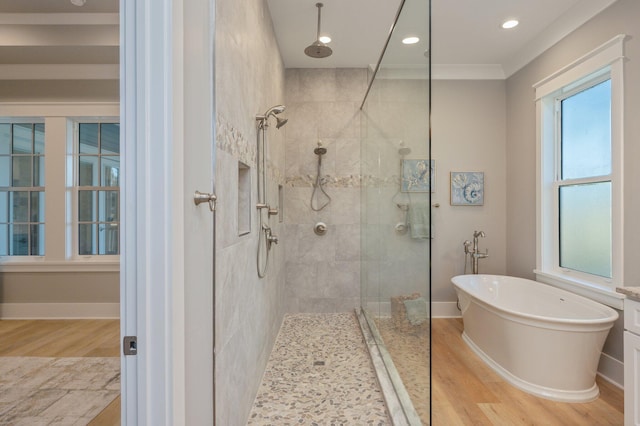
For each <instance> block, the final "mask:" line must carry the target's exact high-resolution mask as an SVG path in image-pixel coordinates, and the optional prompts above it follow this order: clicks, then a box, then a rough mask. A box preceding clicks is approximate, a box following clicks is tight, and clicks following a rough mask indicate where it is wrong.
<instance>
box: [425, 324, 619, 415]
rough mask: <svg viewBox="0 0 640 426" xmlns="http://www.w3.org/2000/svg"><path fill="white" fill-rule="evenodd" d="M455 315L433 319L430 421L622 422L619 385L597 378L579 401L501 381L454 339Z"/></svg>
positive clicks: (456, 331) (457, 336) (457, 333)
mask: <svg viewBox="0 0 640 426" xmlns="http://www.w3.org/2000/svg"><path fill="white" fill-rule="evenodd" d="M462 330H463V325H462V320H461V319H434V320H433V328H432V363H433V364H432V376H433V377H432V393H433V402H432V404H433V406H432V410H433V422H432V423H433V424H434V425H436V426H439V425H446V426H449V425H559V426H560V425H562V426H569V425H598V426H600V425H603V426H604V425H622V424H623V410H624V396H623V392H622V390H621V389H619V388H617V387H616V386H614V385H612V384H610V383H608V382H606V381H605V380H602V379H600V378H598V386H599V387H600V397H599V398H598V399H597V400H595V401H593V402H589V403H585V404H569V403H561V402H554V401H549V400H546V399H542V398H537V397H535V396H532V395H529V394H528V393H525V392H523V391H520V390H518V389H516V388H515V387H513V386H511V385H510V384H508V383H506V382H505V381H504V380H502V379H501V378H500V376H498V375H497V374H496V373H494V372H493V370H491V369H490V368H489V367H488V366H486V365H485V364H484V362H483V361H482V360H481V359H480V358H478V357H477V356H476V355H475V354H474V353H473V352H472V351H471V349H469V348H468V347H467V345H466V344H465V343H464V342H463V341H462V338H461V337H460V335H461V333H462Z"/></svg>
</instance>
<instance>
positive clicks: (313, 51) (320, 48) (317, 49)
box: [304, 3, 333, 58]
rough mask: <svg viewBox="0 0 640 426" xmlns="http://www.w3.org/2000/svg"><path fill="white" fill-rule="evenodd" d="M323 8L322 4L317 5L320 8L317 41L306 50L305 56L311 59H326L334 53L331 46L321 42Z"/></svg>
mask: <svg viewBox="0 0 640 426" xmlns="http://www.w3.org/2000/svg"><path fill="white" fill-rule="evenodd" d="M322 6H324V5H323V4H322V3H316V7H317V8H318V32H317V35H316V41H314V42H313V43H311V45H309V46H307V48H306V49H304V53H305V55H307V56H309V57H311V58H326V57H327V56H331V54H332V53H333V50H331V48H330V47H329V46H327V45H326V44H324V43H323V42H321V41H320V9H321V8H322Z"/></svg>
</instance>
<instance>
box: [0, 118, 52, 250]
mask: <svg viewBox="0 0 640 426" xmlns="http://www.w3.org/2000/svg"><path fill="white" fill-rule="evenodd" d="M0 124H8V125H10V126H11V127H12V128H13V126H14V125H16V124H30V125H31V126H32V131H35V129H34V127H33V126H35V125H36V124H42V125H43V127H44V129H45V130H44V131H45V135H46V126H45V121H44V118H43V117H15V118H10V117H1V118H0ZM11 134H12V135H13V129H12V130H11ZM31 144H32V146H31V148H32V152H31V153H29V154H15V153H14V152H13V151H12V152H10V153H9V155H8V156H9V158H10V159H11V161H12V162H13V158H14V157H30V158H31V165H32V168H31V173H30V174H31V177H30V179H31V180H32V182H31V183H32V184H34V182H33V160H34V159H35V157H41V158H43V159H44V164H45V166H44V168H43V170H41V171H40V172H41V173H44V172H45V170H46V153H45V152H42V153H41V154H37V153H36V152H35V149H34V148H35V134H34V135H32V140H31ZM44 148H45V150H46V142H45V147H44ZM42 180H43V182H44V184H43V185H42V186H35V185H32V186H14V185H13V183H12V184H10V185H9V186H7V187H0V188H2V191H3V192H5V191H6V192H7V193H8V194H11V193H14V192H26V193H27V194H28V196H27V203H28V206H29V207H28V208H27V215H28V216H29V220H28V221H26V222H20V225H22V226H24V225H26V226H28V227H31V226H33V225H34V224H35V225H40V224H41V225H42V226H43V230H44V235H43V236H42V238H43V243H44V246H43V247H42V252H43V253H46V211H45V212H43V217H44V221H43V222H33V221H31V220H30V218H31V194H32V193H42V194H43V195H44V196H45V198H46V186H47V183H46V176H43V179H42ZM10 199H11V197H10V196H9V200H10ZM9 203H11V201H9ZM45 206H46V201H45ZM9 211H10V210H9ZM9 211H8V212H7V214H8V215H9V214H10V213H9ZM7 220H8V222H7V224H11V223H13V221H12V220H11V218H10V217H7ZM9 235H10V234H9V233H7V236H9ZM27 235H28V236H29V237H28V239H29V241H28V243H27V247H28V251H29V252H31V251H32V250H31V230H29V232H28V234H27ZM7 244H8V246H7V247H10V246H9V244H10V243H9V242H8V241H7ZM8 250H9V248H8ZM7 258H8V259H13V260H14V261H21V260H28V259H36V258H44V254H23V255H20V254H18V255H15V254H6V255H0V259H7Z"/></svg>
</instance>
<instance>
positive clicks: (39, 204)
mask: <svg viewBox="0 0 640 426" xmlns="http://www.w3.org/2000/svg"><path fill="white" fill-rule="evenodd" d="M44 186H45V182H44V124H43V123H0V256H43V255H44V222H45V218H44V191H45V188H44Z"/></svg>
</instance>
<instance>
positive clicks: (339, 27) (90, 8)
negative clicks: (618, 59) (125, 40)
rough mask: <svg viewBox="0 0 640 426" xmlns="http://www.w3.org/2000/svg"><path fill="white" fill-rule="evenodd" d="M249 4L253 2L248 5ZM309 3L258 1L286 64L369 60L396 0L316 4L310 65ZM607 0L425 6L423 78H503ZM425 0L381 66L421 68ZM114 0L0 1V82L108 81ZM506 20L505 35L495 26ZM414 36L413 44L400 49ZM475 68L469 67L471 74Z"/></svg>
mask: <svg viewBox="0 0 640 426" xmlns="http://www.w3.org/2000/svg"><path fill="white" fill-rule="evenodd" d="M252 1H257V0H252ZM316 1H317V0H267V3H268V6H269V10H270V12H271V16H272V20H273V25H274V29H275V33H276V38H277V40H278V44H279V47H280V50H281V53H282V57H283V60H284V64H285V66H286V67H287V68H299V67H322V68H324V67H331V68H333V67H358V68H362V67H366V66H370V65H372V64H375V63H376V62H377V60H378V58H379V56H380V53H381V51H382V48H383V46H384V44H385V41H386V39H387V36H388V34H389V30H390V28H391V25H392V23H393V21H394V18H395V16H396V13H397V9H398V5H399V4H400V1H401V0H322V1H323V3H324V7H323V8H322V30H323V32H327V33H330V34H331V36H332V37H333V41H332V42H331V43H330V46H331V48H332V49H333V51H334V53H333V55H332V56H330V57H328V58H325V59H313V58H309V57H307V56H305V55H304V53H303V50H304V48H305V47H306V46H308V45H309V44H311V43H312V42H313V41H314V40H315V37H316V25H317V8H316V7H315V3H316ZM614 1H615V0H485V1H480V0H432V23H433V28H432V37H433V42H432V47H431V52H432V63H433V72H434V73H437V72H438V70H439V69H440V70H447V71H451V70H454V69H455V68H465V69H470V68H474V70H477V69H484V70H485V71H487V70H488V71H489V74H490V75H491V76H490V77H488V78H504V77H506V76H509V75H510V74H512V73H513V72H515V71H516V70H517V69H519V68H520V67H522V66H523V65H525V64H526V63H527V62H528V61H530V60H531V59H533V58H534V57H535V56H537V55H538V54H540V53H541V52H542V51H544V50H545V49H546V48H548V47H549V46H551V45H552V44H553V43H555V42H557V41H558V40H559V39H560V38H561V37H563V36H564V35H566V34H567V33H568V32H570V31H572V30H573V29H575V28H577V27H578V26H579V25H581V24H582V23H584V22H585V21H587V20H588V19H590V18H591V17H592V16H594V15H595V14H597V13H598V12H600V11H601V10H603V9H604V8H605V7H607V6H609V5H610V4H611V3H613V2H614ZM427 5H428V2H427V0H406V2H405V6H404V10H403V13H402V14H401V15H400V19H399V21H398V26H397V31H396V33H397V35H394V37H393V38H392V39H391V41H390V48H389V49H388V52H389V53H388V54H387V55H386V56H385V61H386V62H387V63H392V64H401V65H407V64H425V63H426V58H425V56H424V51H425V49H426V48H427V46H428V35H427V34H425V29H426V28H427V24H426V22H427V13H428V11H427ZM118 6H119V0H87V2H86V5H85V6H83V7H77V6H74V5H72V4H71V3H70V1H69V0H0V80H20V79H49V80H50V79H60V80H63V79H70V78H74V79H92V78H96V79H105V78H106V79H114V78H115V79H117V77H118V68H117V64H118V57H119V56H118V50H119V46H118V38H119V33H118ZM508 17H515V18H518V19H519V20H520V25H519V26H518V27H517V28H515V29H513V30H510V31H505V30H502V29H501V28H500V27H499V25H500V23H501V22H502V20H503V19H505V18H508ZM405 33H406V34H408V33H411V34H415V35H419V36H420V37H421V42H420V43H419V44H417V45H414V46H409V47H406V46H401V44H400V43H399V38H400V36H401V35H404V34H405ZM474 72H475V71H474Z"/></svg>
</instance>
